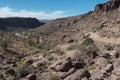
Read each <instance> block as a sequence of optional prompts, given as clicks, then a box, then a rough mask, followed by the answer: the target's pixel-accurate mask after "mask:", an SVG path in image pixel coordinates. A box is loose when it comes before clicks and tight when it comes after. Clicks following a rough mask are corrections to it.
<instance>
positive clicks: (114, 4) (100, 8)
mask: <svg viewBox="0 0 120 80" xmlns="http://www.w3.org/2000/svg"><path fill="white" fill-rule="evenodd" d="M119 6H120V0H111V1H109V2H107V3H104V4H98V5H97V6H96V7H95V10H94V12H109V11H111V10H114V9H117V8H119Z"/></svg>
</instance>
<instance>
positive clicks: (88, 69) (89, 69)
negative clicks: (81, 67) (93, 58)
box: [85, 64, 96, 71]
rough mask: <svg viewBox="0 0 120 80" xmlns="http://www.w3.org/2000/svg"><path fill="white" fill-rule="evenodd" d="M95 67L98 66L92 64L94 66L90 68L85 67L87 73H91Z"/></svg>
mask: <svg viewBox="0 0 120 80" xmlns="http://www.w3.org/2000/svg"><path fill="white" fill-rule="evenodd" d="M95 67H96V65H95V64H92V65H89V66H87V67H85V69H86V70H87V71H91V70H94V69H95Z"/></svg>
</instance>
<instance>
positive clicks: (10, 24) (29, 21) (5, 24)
mask: <svg viewBox="0 0 120 80" xmlns="http://www.w3.org/2000/svg"><path fill="white" fill-rule="evenodd" d="M41 25H44V23H43V22H40V21H38V20H37V19H35V18H19V17H13V18H0V29H1V30H6V29H11V28H36V27H38V26H41Z"/></svg>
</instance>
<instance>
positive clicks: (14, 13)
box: [0, 7, 68, 19]
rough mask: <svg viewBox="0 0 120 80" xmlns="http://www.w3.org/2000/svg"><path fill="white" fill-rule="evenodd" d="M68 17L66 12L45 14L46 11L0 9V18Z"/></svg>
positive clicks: (59, 11)
mask: <svg viewBox="0 0 120 80" xmlns="http://www.w3.org/2000/svg"><path fill="white" fill-rule="evenodd" d="M65 16H68V15H66V14H65V11H61V10H58V11H54V12H49V13H47V12H45V11H38V12H33V11H28V10H14V9H12V8H9V7H2V8H0V17H34V18H37V19H55V18H60V17H65Z"/></svg>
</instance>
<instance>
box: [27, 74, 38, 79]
mask: <svg viewBox="0 0 120 80" xmlns="http://www.w3.org/2000/svg"><path fill="white" fill-rule="evenodd" d="M26 78H27V79H28V80H37V76H36V75H34V74H29V75H28V76H27V77H26Z"/></svg>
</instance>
